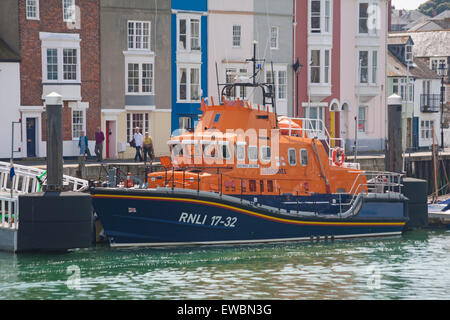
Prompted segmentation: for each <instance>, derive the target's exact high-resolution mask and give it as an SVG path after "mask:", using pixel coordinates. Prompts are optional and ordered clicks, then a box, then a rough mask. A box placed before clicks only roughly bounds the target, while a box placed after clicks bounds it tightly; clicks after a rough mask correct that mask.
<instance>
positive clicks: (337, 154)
mask: <svg viewBox="0 0 450 320" xmlns="http://www.w3.org/2000/svg"><path fill="white" fill-rule="evenodd" d="M332 158H333V163H334V164H335V165H336V166H338V167H342V165H343V164H344V161H345V153H344V150H343V149H342V148H339V147H336V148H334V149H333V154H332Z"/></svg>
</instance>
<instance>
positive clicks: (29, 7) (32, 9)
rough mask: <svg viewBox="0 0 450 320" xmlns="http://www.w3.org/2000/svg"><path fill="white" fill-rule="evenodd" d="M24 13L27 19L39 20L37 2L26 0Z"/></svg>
mask: <svg viewBox="0 0 450 320" xmlns="http://www.w3.org/2000/svg"><path fill="white" fill-rule="evenodd" d="M26 12H27V19H30V20H39V0H27V2H26Z"/></svg>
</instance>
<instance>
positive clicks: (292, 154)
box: [288, 148, 297, 166]
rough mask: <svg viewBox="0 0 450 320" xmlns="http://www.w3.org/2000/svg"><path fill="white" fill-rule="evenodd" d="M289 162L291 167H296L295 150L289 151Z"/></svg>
mask: <svg viewBox="0 0 450 320" xmlns="http://www.w3.org/2000/svg"><path fill="white" fill-rule="evenodd" d="M288 160H289V165H290V166H295V165H296V164H297V152H296V151H295V149H293V148H292V149H289V150H288Z"/></svg>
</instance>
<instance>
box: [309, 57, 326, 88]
mask: <svg viewBox="0 0 450 320" xmlns="http://www.w3.org/2000/svg"><path fill="white" fill-rule="evenodd" d="M309 74H310V82H309V83H310V84H321V83H322V84H329V83H330V80H331V50H330V49H312V50H311V51H310V64H309Z"/></svg>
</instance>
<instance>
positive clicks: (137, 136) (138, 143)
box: [133, 127, 143, 162]
mask: <svg viewBox="0 0 450 320" xmlns="http://www.w3.org/2000/svg"><path fill="white" fill-rule="evenodd" d="M133 139H134V141H135V144H136V147H135V148H136V155H135V156H134V161H136V162H137V159H138V158H139V162H141V161H142V155H141V149H142V144H143V137H142V133H140V132H139V127H136V132H135V133H134V135H133Z"/></svg>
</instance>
